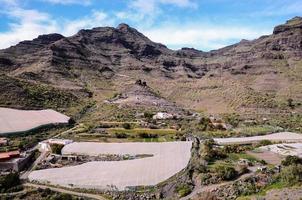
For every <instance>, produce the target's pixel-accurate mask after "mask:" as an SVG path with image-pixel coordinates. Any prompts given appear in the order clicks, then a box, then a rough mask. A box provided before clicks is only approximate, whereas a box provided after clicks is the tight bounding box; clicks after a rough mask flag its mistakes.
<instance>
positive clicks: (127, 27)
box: [116, 23, 130, 31]
mask: <svg viewBox="0 0 302 200" xmlns="http://www.w3.org/2000/svg"><path fill="white" fill-rule="evenodd" d="M116 28H117V29H118V30H121V31H123V30H128V29H129V28H130V26H129V25H128V24H125V23H121V24H119V25H118V26H117V27H116Z"/></svg>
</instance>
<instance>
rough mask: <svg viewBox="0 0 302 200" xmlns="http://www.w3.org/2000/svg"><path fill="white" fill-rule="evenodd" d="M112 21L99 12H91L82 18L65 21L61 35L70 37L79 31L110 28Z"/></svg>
mask: <svg viewBox="0 0 302 200" xmlns="http://www.w3.org/2000/svg"><path fill="white" fill-rule="evenodd" d="M113 24H114V19H112V18H110V17H109V16H108V15H107V14H106V13H104V12H101V11H93V12H92V14H91V15H89V16H86V17H82V18H79V19H76V20H72V21H66V22H65V25H64V28H63V30H62V32H61V33H62V34H63V35H65V36H71V35H73V34H75V33H77V32H78V31H79V30H80V29H84V28H85V29H87V28H93V27H97V26H112V25H113Z"/></svg>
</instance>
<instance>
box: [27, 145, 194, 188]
mask: <svg viewBox="0 0 302 200" xmlns="http://www.w3.org/2000/svg"><path fill="white" fill-rule="evenodd" d="M191 146H192V142H163V143H94V142H75V143H72V144H68V145H66V146H65V147H64V148H63V150H62V153H63V154H87V155H98V154H120V155H125V154H130V155H138V154H153V155H154V156H152V157H147V158H141V159H135V160H124V161H95V162H88V163H84V164H81V165H77V166H71V167H63V168H55V169H45V170H39V171H33V172H32V173H31V174H30V175H29V180H31V181H33V180H35V181H40V182H44V183H50V184H52V185H61V186H65V187H75V188H90V189H112V188H116V189H118V190H124V189H126V187H127V186H148V185H156V184H158V183H160V182H162V181H164V180H166V179H168V178H170V177H171V176H173V175H174V174H176V173H178V172H179V171H181V170H182V169H184V168H185V167H186V166H187V164H188V162H189V160H190V157H191ZM110 186H114V187H110Z"/></svg>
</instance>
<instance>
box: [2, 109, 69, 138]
mask: <svg viewBox="0 0 302 200" xmlns="http://www.w3.org/2000/svg"><path fill="white" fill-rule="evenodd" d="M68 121H69V117H67V116H66V115H63V114H61V113H58V112H56V111H54V110H30V111H28V110H16V109H10V108H0V134H10V133H18V132H25V131H29V130H31V129H34V128H38V127H40V126H43V125H49V124H67V123H68Z"/></svg>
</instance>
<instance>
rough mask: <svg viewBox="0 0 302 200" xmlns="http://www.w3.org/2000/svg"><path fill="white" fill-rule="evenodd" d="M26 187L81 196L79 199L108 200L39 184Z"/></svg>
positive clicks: (27, 184)
mask: <svg viewBox="0 0 302 200" xmlns="http://www.w3.org/2000/svg"><path fill="white" fill-rule="evenodd" d="M24 186H27V187H34V188H42V189H46V188H49V189H50V190H52V191H55V192H61V193H65V194H71V195H75V196H79V197H86V198H90V199H97V200H107V199H106V198H104V197H102V196H100V195H96V194H88V193H82V192H74V191H70V190H65V189H62V188H56V187H51V186H45V185H37V184H33V183H25V184H24Z"/></svg>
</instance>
